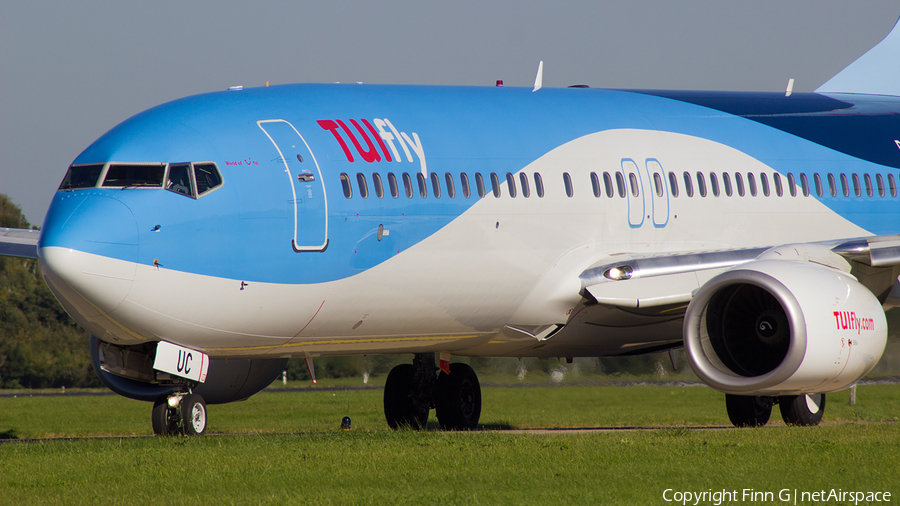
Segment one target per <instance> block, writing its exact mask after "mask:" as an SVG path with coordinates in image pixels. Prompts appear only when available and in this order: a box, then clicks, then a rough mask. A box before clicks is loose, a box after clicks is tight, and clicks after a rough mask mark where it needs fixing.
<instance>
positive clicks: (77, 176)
mask: <svg viewBox="0 0 900 506" xmlns="http://www.w3.org/2000/svg"><path fill="white" fill-rule="evenodd" d="M101 172H103V164H102V163H99V164H93V165H72V166H71V167H69V170H68V172H66V177H64V178H63V180H62V183H61V184H60V185H59V189H60V190H78V189H81V188H93V187H95V186H97V180H98V179H100V173H101Z"/></svg>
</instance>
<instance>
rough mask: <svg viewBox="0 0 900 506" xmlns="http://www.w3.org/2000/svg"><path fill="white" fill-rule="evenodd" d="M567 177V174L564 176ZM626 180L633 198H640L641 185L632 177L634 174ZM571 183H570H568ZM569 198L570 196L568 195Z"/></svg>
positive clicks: (635, 177)
mask: <svg viewBox="0 0 900 506" xmlns="http://www.w3.org/2000/svg"><path fill="white" fill-rule="evenodd" d="M566 175H567V176H568V174H566ZM628 180H629V181H630V182H631V194H632V195H633V196H635V197H640V196H641V185H640V184H639V183H638V178H637V176H636V175H634V172H632V173H631V174H628ZM570 183H571V181H570ZM569 196H570V197H571V195H569Z"/></svg>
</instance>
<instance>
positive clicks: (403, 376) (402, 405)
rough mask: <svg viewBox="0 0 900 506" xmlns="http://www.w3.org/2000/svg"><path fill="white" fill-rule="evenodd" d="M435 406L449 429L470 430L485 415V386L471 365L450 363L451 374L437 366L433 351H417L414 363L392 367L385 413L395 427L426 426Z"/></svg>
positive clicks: (386, 393) (442, 423) (390, 424)
mask: <svg viewBox="0 0 900 506" xmlns="http://www.w3.org/2000/svg"><path fill="white" fill-rule="evenodd" d="M431 408H435V413H436V414H437V418H438V423H439V424H440V426H441V428H442V429H445V430H469V429H474V428H475V427H477V426H478V419H479V418H480V417H481V385H480V384H479V383H478V376H477V375H476V374H475V371H473V370H472V368H471V367H469V365H468V364H463V363H454V364H450V374H447V373H445V372H443V371H441V372H440V373H439V374H438V368H437V367H436V366H435V365H434V354H433V353H416V355H415V357H414V358H413V363H412V364H400V365H398V366H396V367H394V368H393V369H391V372H390V374H388V377H387V380H386V381H385V384H384V416H385V418H386V419H387V423H388V425H389V426H390V427H391V428H392V429H399V428H401V427H410V428H413V429H422V428H424V427H425V424H426V422H428V412H429V411H430V410H431Z"/></svg>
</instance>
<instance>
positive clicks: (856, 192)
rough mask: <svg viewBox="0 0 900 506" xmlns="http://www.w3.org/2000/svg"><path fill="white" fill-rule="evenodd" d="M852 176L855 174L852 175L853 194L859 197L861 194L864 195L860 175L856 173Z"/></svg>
mask: <svg viewBox="0 0 900 506" xmlns="http://www.w3.org/2000/svg"><path fill="white" fill-rule="evenodd" d="M852 176H853V177H852V179H853V194H854V195H856V196H857V197H859V196H860V195H862V189H861V188H860V187H859V175H857V174H856V173H854V174H853V175H852Z"/></svg>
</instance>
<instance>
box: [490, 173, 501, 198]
mask: <svg viewBox="0 0 900 506" xmlns="http://www.w3.org/2000/svg"><path fill="white" fill-rule="evenodd" d="M491 191H492V192H494V197H496V198H498V199H499V198H500V178H498V177H497V173H496V172H491Z"/></svg>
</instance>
